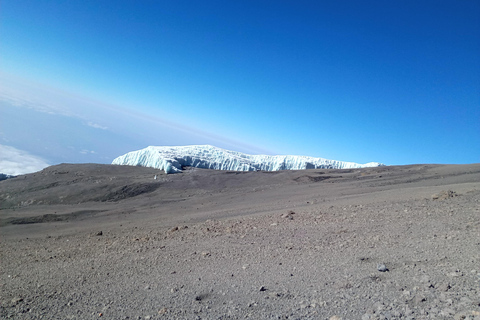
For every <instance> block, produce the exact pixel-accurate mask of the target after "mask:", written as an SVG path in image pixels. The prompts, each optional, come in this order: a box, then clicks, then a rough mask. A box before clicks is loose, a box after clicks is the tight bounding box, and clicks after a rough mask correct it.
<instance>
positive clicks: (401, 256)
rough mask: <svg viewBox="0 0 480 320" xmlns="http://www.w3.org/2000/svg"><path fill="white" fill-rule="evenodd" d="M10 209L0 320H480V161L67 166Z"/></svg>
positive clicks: (44, 176) (27, 189)
mask: <svg viewBox="0 0 480 320" xmlns="http://www.w3.org/2000/svg"><path fill="white" fill-rule="evenodd" d="M155 175H157V179H154V176H155ZM0 208H1V210H0V235H1V243H0V249H1V251H0V252H1V262H0V267H1V273H0V285H1V296H0V303H1V305H0V317H1V318H3V319H8V318H11V319H103V318H105V319H247V318H248V319H330V320H335V319H336V320H338V319H344V320H346V319H361V320H368V319H382V320H383V319H455V320H458V319H476V320H478V319H480V164H472V165H410V166H391V167H388V166H387V167H378V168H365V169H355V170H304V171H281V172H226V171H212V170H202V169H188V170H186V171H184V172H183V173H180V174H174V175H165V174H163V173H160V172H159V171H158V170H155V169H150V168H141V167H127V166H112V165H96V164H75V165H70V164H62V165H58V166H52V167H49V168H46V169H44V170H43V171H41V172H37V173H34V174H29V175H24V176H19V177H16V178H13V179H8V180H4V181H1V182H0Z"/></svg>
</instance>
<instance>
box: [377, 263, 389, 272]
mask: <svg viewBox="0 0 480 320" xmlns="http://www.w3.org/2000/svg"><path fill="white" fill-rule="evenodd" d="M377 270H378V271H380V272H386V271H388V269H387V267H386V266H385V265H384V264H383V263H380V264H377Z"/></svg>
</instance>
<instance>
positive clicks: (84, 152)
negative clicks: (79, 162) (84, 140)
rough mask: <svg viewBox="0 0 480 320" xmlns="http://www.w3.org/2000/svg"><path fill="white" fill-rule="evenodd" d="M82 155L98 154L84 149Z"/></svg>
mask: <svg viewBox="0 0 480 320" xmlns="http://www.w3.org/2000/svg"><path fill="white" fill-rule="evenodd" d="M80 153H81V154H89V153H91V154H94V153H96V152H95V151H93V150H87V149H83V150H82V151H80Z"/></svg>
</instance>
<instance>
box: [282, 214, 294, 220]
mask: <svg viewBox="0 0 480 320" xmlns="http://www.w3.org/2000/svg"><path fill="white" fill-rule="evenodd" d="M281 217H282V218H285V219H288V220H293V216H292V215H291V214H290V213H284V214H282V216H281Z"/></svg>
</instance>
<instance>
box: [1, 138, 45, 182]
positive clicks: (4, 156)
mask: <svg viewBox="0 0 480 320" xmlns="http://www.w3.org/2000/svg"><path fill="white" fill-rule="evenodd" d="M48 166H49V164H48V163H47V162H45V160H43V159H42V158H40V157H36V156H34V155H31V154H29V153H28V152H26V151H22V150H19V149H16V148H14V147H10V146H5V145H1V144H0V173H4V174H9V175H14V176H15V175H19V174H25V173H32V172H36V171H40V170H42V169H43V168H45V167H48Z"/></svg>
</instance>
